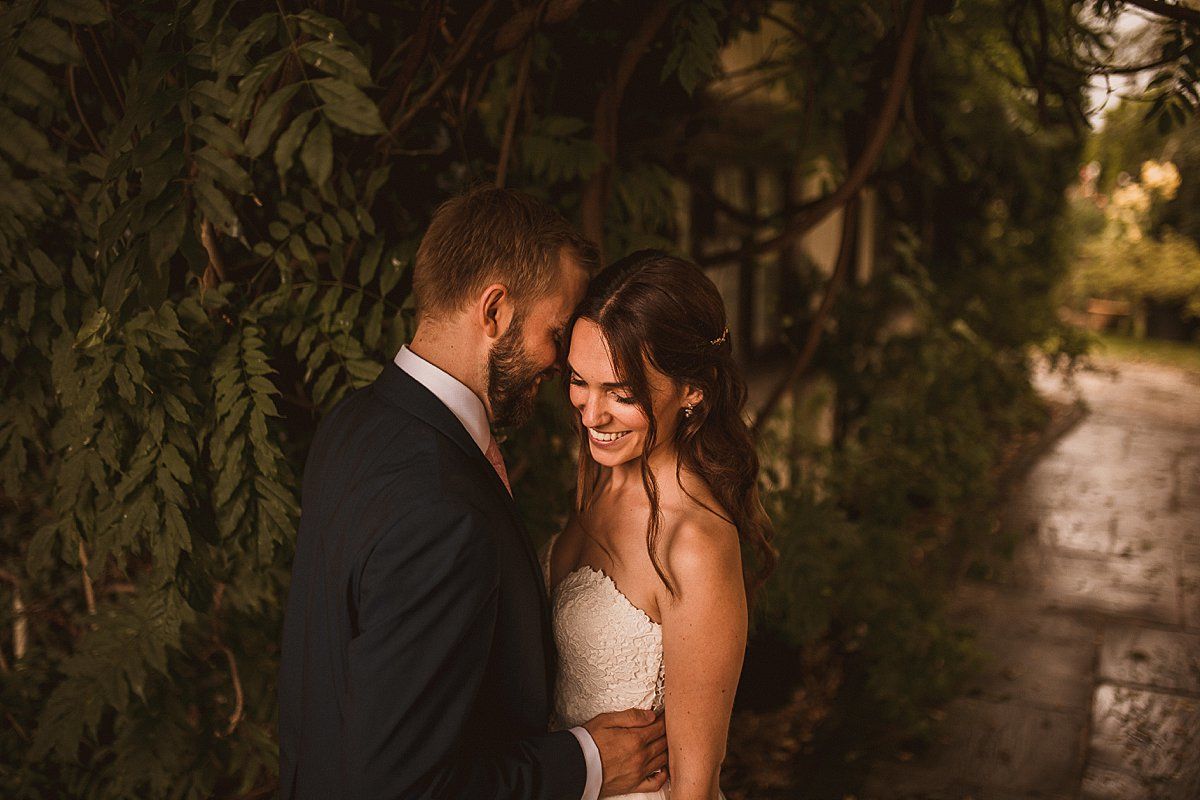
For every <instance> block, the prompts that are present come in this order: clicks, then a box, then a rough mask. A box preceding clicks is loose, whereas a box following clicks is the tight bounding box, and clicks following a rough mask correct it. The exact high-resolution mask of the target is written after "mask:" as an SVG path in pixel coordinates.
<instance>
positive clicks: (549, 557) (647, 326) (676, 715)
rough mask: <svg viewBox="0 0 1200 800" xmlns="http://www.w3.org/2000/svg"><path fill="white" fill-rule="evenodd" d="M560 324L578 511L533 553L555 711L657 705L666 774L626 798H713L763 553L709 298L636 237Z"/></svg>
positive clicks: (580, 715) (729, 362) (738, 396)
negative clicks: (548, 634)
mask: <svg viewBox="0 0 1200 800" xmlns="http://www.w3.org/2000/svg"><path fill="white" fill-rule="evenodd" d="M567 332H568V335H569V337H570V338H569V342H568V346H567V347H566V348H564V349H565V351H566V353H567V356H566V361H567V363H566V365H565V368H564V374H565V375H566V376H567V378H568V388H569V396H570V402H571V405H572V406H574V408H575V409H576V411H577V412H578V414H577V415H576V421H577V427H578V430H579V435H580V456H579V476H578V485H577V497H576V507H575V510H574V513H573V514H572V516H571V519H570V520H569V521H568V524H567V526H566V528H565V529H564V530H563V531H562V533H560V534H558V535H556V536H555V537H554V538H553V539H552V540H551V541H550V543H549V544H548V545H547V547H546V550H545V552H544V554H543V570H544V573H545V578H546V581H547V585H548V587H549V589H550V594H551V601H552V604H553V612H554V628H555V630H554V636H555V641H556V643H557V645H558V658H559V670H558V680H557V685H556V687H555V709H556V717H557V724H558V725H559V726H561V727H563V728H568V727H571V726H575V725H583V724H584V723H585V722H587V721H588V720H591V719H593V718H594V717H596V716H597V715H598V714H601V713H604V712H610V711H618V710H622V709H625V708H631V707H635V708H649V709H653V710H655V711H663V712H664V714H665V719H666V730H667V746H668V764H669V766H668V767H667V769H668V772H669V776H670V777H669V780H668V782H667V784H666V785H665V786H664V787H663V788H662V789H660V790H658V791H655V792H652V793H649V794H637V795H626V796H625V797H626V798H645V799H646V800H650V798H671V800H714V799H715V798H718V797H720V796H721V794H720V788H719V778H720V771H721V762H722V760H723V759H724V757H725V742H726V738H727V736H728V733H729V717H730V713H731V711H732V708H733V698H734V693H735V690H736V689H737V683H738V675H739V673H740V672H741V668H742V656H743V653H744V650H745V645H746V627H747V599H748V596H749V595H751V594H752V592H753V589H754V588H756V587H757V586H758V584H759V583H760V582H761V580H762V579H763V578H764V577H765V575H766V573H767V572H768V571H769V570H770V568H771V566H772V565H773V563H774V551H773V549H772V548H771V545H770V543H769V539H770V536H771V527H770V521H769V520H768V519H767V517H766V514H765V513H764V512H763V509H762V505H761V503H760V502H759V496H758V489H757V478H758V459H757V456H756V454H755V450H754V446H753V441H752V439H751V436H750V433H749V430H748V429H747V426H746V423H745V421H744V419H743V417H742V409H743V406H744V404H745V399H746V390H745V385H744V383H743V382H742V379H741V377H740V374H739V371H738V368H737V366H736V365H735V363H734V361H733V357H732V348H731V347H730V342H729V331H728V328H727V327H726V323H725V311H724V305H723V303H722V300H721V296H720V294H719V293H718V292H717V289H716V287H715V286H714V285H713V283H712V281H710V280H709V279H708V277H707V276H705V275H704V273H703V272H702V271H701V270H700V269H699V268H698V267H696V266H694V265H693V264H690V263H688V262H686V261H683V260H681V259H678V258H675V257H673V256H670V255H667V254H665V253H663V252H660V251H653V250H644V251H640V252H637V253H634V254H632V255H630V256H627V257H626V258H623V259H621V260H620V261H618V262H616V263H615V264H613V265H612V266H610V267H608V268H607V269H605V270H604V271H603V272H602V273H601V274H600V275H599V276H597V278H596V279H595V280H594V281H593V282H592V284H591V287H590V288H589V290H588V294H587V296H586V297H585V299H584V301H583V303H582V304H581V305H580V307H579V308H578V309H577V310H576V312H575V316H574V318H573V319H572V322H571V324H570V326H568V329H567ZM744 546H745V549H746V550H747V551H748V552H752V553H753V554H754V556H755V558H754V559H753V560H754V561H756V562H757V564H758V569H756V570H750V569H747V568H745V567H744V566H743V562H742V557H743V547H744Z"/></svg>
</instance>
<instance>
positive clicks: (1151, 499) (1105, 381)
mask: <svg viewBox="0 0 1200 800" xmlns="http://www.w3.org/2000/svg"><path fill="white" fill-rule="evenodd" d="M1110 366H1112V367H1114V368H1115V369H1116V373H1115V374H1113V375H1103V374H1095V373H1090V374H1086V375H1082V376H1080V377H1079V379H1078V389H1079V391H1080V392H1081V393H1082V395H1083V397H1084V398H1085V399H1086V401H1087V403H1088V404H1089V406H1090V408H1091V411H1090V413H1089V414H1088V415H1087V416H1086V417H1085V418H1084V419H1083V420H1082V421H1081V422H1080V423H1079V424H1078V425H1077V426H1076V427H1075V428H1074V429H1073V430H1071V431H1070V432H1069V433H1067V434H1066V436H1064V437H1063V438H1062V439H1061V440H1059V442H1058V443H1057V444H1056V445H1055V446H1054V447H1053V448H1052V449H1051V450H1050V452H1049V453H1048V454H1047V455H1045V456H1044V457H1043V458H1042V459H1041V460H1040V461H1039V462H1038V464H1037V466H1036V467H1034V469H1033V470H1032V471H1031V472H1030V474H1029V475H1028V477H1027V478H1026V479H1025V481H1024V482H1023V484H1022V485H1021V486H1019V487H1018V488H1017V489H1016V491H1015V494H1014V496H1013V498H1012V499H1011V500H1010V501H1009V506H1008V508H1007V510H1006V516H1007V517H1008V524H1010V525H1016V526H1018V530H1020V531H1023V532H1024V533H1026V535H1025V536H1022V537H1021V543H1020V545H1019V546H1018V550H1017V553H1016V558H1015V563H1014V567H1013V570H1012V575H1011V576H1010V578H1008V579H1007V580H1005V581H1002V582H999V583H988V584H970V585H967V586H965V587H963V589H962V590H961V592H960V593H959V594H958V596H957V597H956V602H955V606H956V609H957V613H958V614H959V616H960V618H962V619H964V620H967V621H970V622H972V623H973V624H974V625H976V626H977V629H978V630H979V644H980V646H981V649H982V650H983V651H984V653H985V655H986V656H987V657H988V666H987V668H986V669H985V671H984V673H983V674H982V676H981V677H980V678H979V679H978V680H977V681H976V683H975V685H974V686H973V687H972V689H971V691H970V692H968V693H967V695H966V696H964V697H961V698H959V699H958V700H956V701H954V702H953V703H951V704H950V705H949V707H948V708H947V709H946V719H945V722H944V727H943V729H942V731H943V732H942V736H941V737H940V738H939V742H940V744H939V745H938V746H937V747H935V748H933V751H932V752H930V753H928V754H925V755H923V756H921V757H920V758H918V759H914V760H912V761H908V762H898V761H897V762H892V761H889V762H887V763H884V764H878V765H876V766H875V768H874V769H873V771H872V773H871V775H870V778H869V780H868V782H867V787H866V790H865V791H864V792H863V793H862V795H861V798H864V799H869V800H898V799H899V798H938V800H942V799H945V800H949V799H951V798H953V800H964V799H965V798H972V800H1011V799H1012V798H1047V799H1048V800H1068V799H1069V800H1149V799H1150V798H1155V799H1156V800H1157V799H1160V798H1161V799H1162V800H1197V799H1198V798H1200V377H1197V376H1195V375H1189V374H1187V373H1184V372H1181V371H1178V370H1174V369H1169V368H1166V367H1157V366H1149V365H1143V364H1113V365H1110ZM1041 384H1042V387H1043V390H1044V391H1047V392H1048V393H1054V394H1060V395H1062V394H1065V393H1066V392H1067V391H1068V390H1067V388H1066V387H1064V386H1063V385H1062V383H1061V382H1059V381H1058V380H1057V379H1054V378H1042V379H1041Z"/></svg>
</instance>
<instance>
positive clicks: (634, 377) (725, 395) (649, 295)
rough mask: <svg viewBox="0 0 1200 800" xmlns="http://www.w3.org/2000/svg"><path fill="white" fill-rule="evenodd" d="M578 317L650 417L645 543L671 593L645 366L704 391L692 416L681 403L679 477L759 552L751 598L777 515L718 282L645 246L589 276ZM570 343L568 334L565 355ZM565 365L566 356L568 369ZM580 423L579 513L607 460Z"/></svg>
mask: <svg viewBox="0 0 1200 800" xmlns="http://www.w3.org/2000/svg"><path fill="white" fill-rule="evenodd" d="M580 319H586V320H590V321H592V322H594V323H595V324H596V325H597V326H598V327H599V328H600V331H601V333H602V334H603V335H604V340H605V342H606V343H607V345H608V349H609V353H610V355H611V356H612V360H613V367H614V368H615V370H616V372H617V375H618V378H619V380H621V381H622V382H624V383H626V384H628V386H629V390H630V393H631V394H632V397H633V399H634V401H635V402H636V404H637V406H638V407H639V408H640V409H641V411H642V413H643V414H645V415H646V419H647V420H648V422H649V430H648V432H647V436H646V443H645V447H644V449H643V450H642V454H641V456H640V458H641V473H642V484H643V485H644V486H645V489H646V495H647V496H648V497H649V499H650V520H649V522H648V524H647V529H646V549H647V551H648V552H649V554H650V561H651V563H652V564H653V565H654V570H655V571H656V572H657V573H658V577H659V578H660V579H661V580H662V582H663V584H664V585H665V586H666V587H667V590H668V591H669V592H670V593H671V594H672V595H675V594H677V592H676V587H675V584H674V583H673V581H672V580H671V577H670V576H669V575H668V574H667V572H666V570H665V569H664V568H663V565H662V562H661V560H660V559H659V556H658V548H657V544H658V537H659V535H660V533H661V531H662V511H661V509H660V507H659V495H658V483H657V481H656V480H655V478H654V475H653V473H651V471H650V462H649V454H650V453H651V452H652V451H653V450H654V447H655V442H656V441H657V437H658V426H657V425H656V423H655V419H654V411H653V403H652V400H651V396H650V383H649V381H648V380H647V376H646V365H649V366H651V367H653V368H654V369H656V370H657V371H659V372H661V373H662V374H664V375H666V376H667V377H668V378H670V379H671V380H672V381H674V382H675V383H676V384H677V385H691V386H694V387H696V388H697V389H700V390H701V391H702V392H703V394H704V398H703V400H701V401H700V402H699V403H697V404H696V406H695V408H694V410H693V413H692V414H691V416H687V415H685V414H684V413H683V411H682V409H681V410H680V415H679V424H678V426H677V427H676V429H675V436H674V443H673V444H674V446H675V448H676V452H677V453H678V456H679V457H678V460H677V461H676V464H675V478H676V480H679V477H680V473H681V471H682V470H683V469H684V468H687V469H688V470H690V471H691V472H693V473H695V474H696V475H698V476H700V477H701V478H702V479H703V480H704V482H705V484H706V485H707V486H708V488H709V491H711V492H712V494H713V497H714V498H716V500H717V503H718V504H719V506H720V507H719V508H711V507H709V506H707V504H704V503H702V501H699V500H697V498H695V497H692V499H693V500H696V501H697V502H701V504H702V505H705V506H706V507H708V508H709V510H710V511H712V512H714V513H716V514H717V515H719V516H720V517H721V518H722V519H725V520H726V521H728V522H730V523H731V524H733V525H734V527H736V528H737V532H738V537H739V538H740V539H741V541H742V542H743V544H745V545H748V546H749V547H750V548H751V549H752V550H753V551H754V556H755V561H756V562H757V564H756V568H754V569H752V568H750V567H749V566H748V565H747V564H745V563H743V569H742V572H743V580H744V582H745V586H746V596H747V598H752V597H753V595H754V593H755V592H756V591H757V589H758V588H759V587H760V586H761V585H762V582H763V581H764V580H765V579H766V577H767V576H768V575H769V574H770V572H771V570H772V569H773V568H774V566H775V561H776V558H777V555H776V552H775V548H774V547H772V546H771V538H772V536H773V530H772V527H771V521H770V519H769V518H768V517H767V514H766V512H765V511H764V510H763V506H762V501H761V499H760V498H759V491H758V453H757V452H756V451H755V449H754V439H753V437H752V436H751V433H750V429H749V427H748V426H747V424H746V420H745V417H744V416H743V412H744V409H745V405H746V383H745V381H744V380H743V379H742V375H741V370H740V369H739V367H738V365H737V364H736V362H735V361H734V360H733V347H732V344H731V343H730V340H729V329H728V327H727V325H726V320H725V304H724V302H723V301H722V300H721V294H720V292H718V291H717V287H716V286H714V285H713V282H712V281H711V280H710V279H709V278H708V276H707V275H705V274H704V272H703V271H702V270H701V269H700V268H699V267H697V266H696V265H695V264H692V263H691V262H688V261H685V260H683V259H681V258H676V257H675V256H672V255H669V254H667V253H664V252H662V251H660V250H640V251H638V252H636V253H632V254H630V255H628V256H626V257H625V258H622V259H621V260H620V261H617V262H615V263H613V264H612V265H610V266H608V267H607V268H605V269H604V270H603V271H602V272H601V273H600V274H599V275H597V276H596V277H595V278H594V279H593V280H592V282H591V284H590V286H589V287H588V291H587V294H586V296H585V297H584V299H583V301H582V302H581V303H580V305H579V307H578V308H577V309H576V310H575V314H574V316H573V317H572V318H571V322H570V324H569V325H568V326H567V332H568V336H569V335H570V333H571V332H572V331H573V330H574V328H575V323H576V322H577V321H578V320H580ZM569 349H570V341H569V340H568V341H567V346H566V347H565V348H564V349H563V353H564V359H565V354H566V352H567V351H568V350H569ZM568 372H569V368H567V367H566V366H565V363H564V367H563V374H564V375H565V374H567V373H568ZM575 427H576V429H577V432H578V434H579V447H580V455H579V474H578V482H577V485H576V510H577V511H581V512H582V511H583V510H585V509H586V508H588V506H589V505H590V504H591V502H592V500H593V497H594V495H595V492H596V488H597V486H598V484H599V481H600V465H599V464H597V463H596V461H595V460H594V459H593V458H592V457H591V454H590V451H589V448H588V434H587V430H586V429H585V428H584V426H583V423H582V421H581V420H580V418H579V416H578V415H576V417H575ZM680 486H681V487H682V482H681V483H680ZM684 491H685V492H686V491H687V490H686V489H685V490H684ZM688 496H689V497H691V495H690V493H689V495H688Z"/></svg>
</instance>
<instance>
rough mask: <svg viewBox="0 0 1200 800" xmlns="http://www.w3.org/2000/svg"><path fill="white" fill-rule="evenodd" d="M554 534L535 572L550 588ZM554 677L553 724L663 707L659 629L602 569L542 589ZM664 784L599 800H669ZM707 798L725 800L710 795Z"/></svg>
mask: <svg viewBox="0 0 1200 800" xmlns="http://www.w3.org/2000/svg"><path fill="white" fill-rule="evenodd" d="M557 540H558V535H557V534H555V536H554V537H553V538H551V539H550V542H549V544H547V545H546V549H545V550H543V551H542V577H543V579H544V580H545V581H546V586H547V587H550V585H551V584H550V554H551V551H552V550H553V549H554V542H555V541H557ZM550 605H551V610H552V613H553V619H554V641H555V644H556V645H557V646H558V680H557V682H556V683H555V687H554V709H555V722H556V725H555V727H556V728H560V729H562V728H571V727H574V726H576V725H582V724H583V723H585V722H587V721H588V720H590V719H592V717H595V716H596V715H597V714H604V713H606V712H609V711H624V710H625V709H627V708H649V709H653V710H655V711H661V710H662V708H663V678H664V674H665V673H664V670H663V646H662V626H661V625H659V624H658V623H657V622H655V621H654V620H652V619H650V617H649V616H648V615H647V614H646V612H645V611H642V610H641V609H640V608H638V607H637V606H635V605H634V604H633V603H632V602H631V601H630V600H629V598H628V597H626V596H625V595H624V594H622V592H621V590H620V589H618V588H617V584H616V583H615V582H614V581H613V579H612V578H610V577H609V576H608V575H606V574H605V573H604V572H603V571H601V570H598V569H593V568H592V567H588V566H583V567H578V568H577V569H574V570H572V571H571V572H570V573H568V574H567V575H566V577H564V578H563V579H562V580H561V581H559V583H558V585H557V586H554V587H553V588H552V589H551V591H550ZM670 797H671V784H670V781H668V782H667V785H666V786H664V787H663V788H661V789H659V790H658V791H657V792H650V793H649V794H627V795H621V796H619V797H609V798H607V800H670ZM715 800H725V795H724V794H720V793H718V796H717V798H716V799H715Z"/></svg>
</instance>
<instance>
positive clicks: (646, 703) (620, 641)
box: [542, 536, 663, 728]
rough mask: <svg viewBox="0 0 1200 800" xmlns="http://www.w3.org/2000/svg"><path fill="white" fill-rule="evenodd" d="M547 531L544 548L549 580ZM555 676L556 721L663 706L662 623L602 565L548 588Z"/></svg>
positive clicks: (571, 722) (577, 721)
mask: <svg viewBox="0 0 1200 800" xmlns="http://www.w3.org/2000/svg"><path fill="white" fill-rule="evenodd" d="M557 538H558V537H557V536H556V537H554V539H551V541H550V543H549V544H548V545H547V546H546V550H545V552H544V553H543V554H542V573H543V576H544V577H545V580H546V585H547V586H549V585H550V551H551V549H552V548H553V546H554V541H555V540H556V539H557ZM550 603H551V608H552V611H553V615H554V641H555V644H556V645H557V646H558V681H557V683H556V685H555V691H554V706H555V715H556V717H557V719H556V722H557V724H558V726H559V727H562V728H570V727H572V726H575V725H581V724H583V723H584V722H587V721H588V720H590V719H591V718H592V717H594V716H596V715H597V714H602V713H605V712H608V711H624V710H625V709H627V708H650V709H654V710H656V711H657V710H660V709H662V707H663V650H662V626H661V625H659V624H657V623H655V622H654V621H653V620H651V619H650V617H648V616H647V615H646V612H644V611H642V610H641V609H639V608H637V607H636V606H634V605H633V603H631V602H630V601H629V598H627V597H626V596H625V595H623V594H622V593H621V591H620V590H619V589H618V588H617V585H616V584H615V583H614V582H613V580H612V579H611V578H610V577H608V576H607V575H606V574H604V573H603V572H602V571H600V570H597V569H592V568H591V567H587V566H584V567H579V568H578V569H576V570H574V571H572V572H571V573H570V574H569V575H567V576H566V577H564V578H563V579H562V580H561V581H560V582H559V584H558V585H557V586H555V587H554V589H553V591H552V592H551V596H550Z"/></svg>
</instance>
